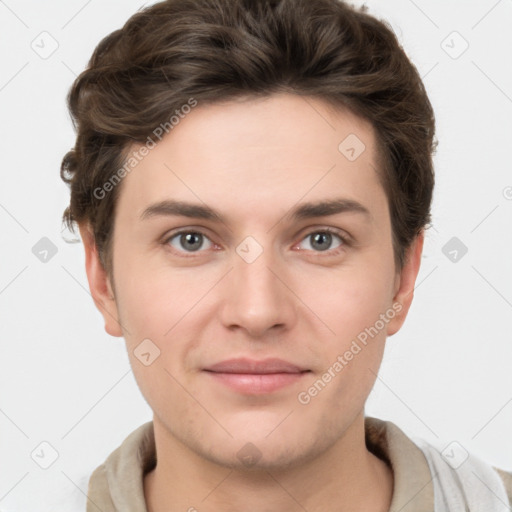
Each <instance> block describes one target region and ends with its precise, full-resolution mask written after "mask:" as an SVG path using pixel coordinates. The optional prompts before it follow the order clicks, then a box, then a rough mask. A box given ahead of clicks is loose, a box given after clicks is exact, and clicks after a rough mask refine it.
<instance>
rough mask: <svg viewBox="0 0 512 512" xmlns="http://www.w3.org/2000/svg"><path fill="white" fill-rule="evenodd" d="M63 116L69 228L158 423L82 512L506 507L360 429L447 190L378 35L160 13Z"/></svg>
mask: <svg viewBox="0 0 512 512" xmlns="http://www.w3.org/2000/svg"><path fill="white" fill-rule="evenodd" d="M69 106H70V109H71V112H72V115H73V118H74V120H75V124H76V127H77V131H78V133H77V141H76V145H75V148H74V149H73V150H72V151H70V152H69V153H68V154H67V155H66V157H65V158H64V161H63V167H62V177H63V179H65V181H66V182H68V183H69V184H70V186H71V203H70V207H69V208H68V209H67V210H66V212H65V214H64V219H65V220H66V221H67V222H68V225H69V226H70V227H72V226H73V223H76V224H78V226H79V229H80V234H81V237H82V240H83V242H84V247H85V251H86V270H87V276H88V280H89V286H90V289H91V293H92V296H93V298H94V301H95V303H96V305H97V307H98V309H99V310H100V311H101V313H102V315H103V318H104V321H105V329H106V331H107V332H108V333H109V334H111V335H112V336H120V337H121V336H122V337H124V338H125V341H126V344H127V349H128V354H129V357H130V361H131V365H132V369H133V372H134V375H135V377H136V380H137V383H138V385H139V387H140V389H141V392H142V394H143V395H144V397H145V399H146V400H147V402H148V404H149V405H150V407H151V408H152V410H153V412H154V416H153V421H152V422H148V423H147V424H145V425H143V426H141V427H140V428H139V429H137V430H136V431H135V432H134V433H132V434H131V435H130V436H129V437H128V438H127V439H126V440H125V442H124V443H123V444H122V445H121V446H120V447H119V448H118V449H117V450H116V451H115V452H113V453H112V454H111V456H110V457H109V458H108V460H107V461H106V462H105V464H103V465H101V466H100V467H98V469H97V470H96V471H95V472H94V473H93V475H92V476H91V479H90V482H89V493H88V498H89V500H88V510H90V511H92V510H98V509H99V510H102V511H104V512H107V511H117V510H119V511H128V510H133V511H146V510H147V511H149V512H159V511H164V510H165V511H172V512H174V511H179V510H189V511H193V510H198V511H203V510H204V511H219V510H223V511H224V510H233V511H235V510H236V511H240V510H243V511H248V512H249V511H261V510H269V511H275V512H278V511H285V510H286V511H289V510H307V511H310V512H312V511H316V510H324V511H325V510H327V511H330V510H332V511H354V510H364V511H375V512H377V511H379V512H384V511H389V510H392V511H398V510H401V511H404V512H405V511H412V510H414V511H430V510H435V511H436V512H437V511H440V510H459V509H460V510H466V509H469V510H486V511H487V510H508V500H509V499H510V495H511V494H512V491H511V487H512V475H510V474H506V473H505V472H500V471H498V470H495V469H494V468H492V467H490V466H488V465H487V464H484V463H483V462H481V461H478V460H476V459H475V458H473V457H470V458H469V459H468V461H466V463H465V464H463V465H461V466H460V468H458V469H457V470H455V469H452V467H451V466H450V464H449V461H447V460H445V459H444V458H443V457H442V456H441V455H440V453H439V452H438V451H436V449H435V448H433V447H431V446H430V445H428V444H426V443H424V442H420V441H417V442H413V441H412V440H410V439H409V438H407V437H406V436H405V434H404V433H403V432H401V431H400V430H399V429H398V427H396V426H395V425H393V424H391V423H389V422H383V421H380V420H378V419H376V418H369V417H365V415H364V405H365V401H366V399H367V397H368V395H369V393H370V391H371V389H372V386H373V385H374V382H375V379H376V376H377V373H378V370H379V366H380V363H381V360H382V355H383V351H384V347H385V342H386V337H387V336H391V335H393V334H394V333H396V332H397V331H398V330H399V329H400V327H401V326H402V324H403V322H404V321H405V318H406V315H407V312H408V310H409V307H410V305H411V302H412V298H413V290H414V284H415V280H416V277H417V274H418V271H419V267H420V258H421V252H422V247H423V239H424V228H425V227H426V225H427V224H428V222H429V220H430V204H431V198H432V189H433V183H434V178H433V168H432V152H433V150H434V146H435V144H434V116H433V112H432V108H431V105H430V102H429V100H428V98H427V95H426V93H425V90H424V87H423V85H422V83H421V80H420V78H419V76H418V73H417V71H416V69H415V68H414V66H413V65H412V64H411V63H410V61H409V60H408V59H407V57H406V55H405V53H404V52H403V50H402V49H401V48H400V46H399V44H398V42H397V40H396V38H395V36H394V35H393V33H392V32H391V31H390V30H389V28H388V27H387V26H386V25H385V24H384V23H382V22H380V21H378V20H376V19H375V18H373V17H371V16H369V15H368V14H366V13H365V12H364V11H359V10H356V9H354V8H352V7H350V6H348V5H346V4H344V3H342V2H339V1H336V0H273V1H272V0H250V1H249V0H180V1H178V0H169V1H166V2H161V3H159V4H156V5H153V6H151V7H148V8H145V9H143V10H142V11H140V12H138V13H137V14H135V15H134V16H133V17H132V18H131V19H130V20H129V21H128V22H127V23H126V25H125V26H124V27H123V29H121V30H118V31H116V32H114V33H112V34H110V35H109V36H108V37H106V38H105V39H104V40H103V41H102V42H101V43H100V44H99V45H98V47H97V49H96V50H95V52H94V55H93V56H92V58H91V61H90V63H89V66H88V68H87V69H86V70H85V71H84V72H83V73H82V74H81V75H80V76H79V77H78V79H77V81H76V82H75V84H74V85H73V88H72V90H71V92H70V96H69ZM478 486H480V487H478ZM464 507H466V508H464Z"/></svg>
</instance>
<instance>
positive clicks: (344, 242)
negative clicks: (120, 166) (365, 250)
mask: <svg viewBox="0 0 512 512" xmlns="http://www.w3.org/2000/svg"><path fill="white" fill-rule="evenodd" d="M191 233H194V234H198V235H202V236H203V237H204V238H206V239H207V240H209V241H210V243H212V244H214V242H212V241H211V240H210V238H209V237H208V236H207V235H206V234H205V233H203V232H202V231H200V230H194V229H182V230H180V231H176V232H175V233H173V234H172V235H170V236H167V237H165V239H164V240H163V242H162V244H163V245H165V246H169V242H170V241H171V240H173V239H174V238H176V237H178V236H180V235H184V234H191ZM318 233H328V234H330V235H334V236H336V237H338V238H339V239H340V241H341V245H340V246H339V247H336V248H335V249H327V250H325V251H311V250H309V249H301V250H303V251H308V252H313V253H314V254H315V255H320V256H321V255H322V254H325V255H327V256H336V255H337V254H339V253H340V252H341V251H343V249H344V248H345V247H350V245H351V241H350V239H349V237H348V236H346V235H343V234H341V233H340V232H339V231H338V230H336V229H333V228H327V227H326V228H321V229H315V230H313V231H310V232H309V233H307V234H306V235H305V236H304V237H302V239H301V240H300V242H299V244H300V243H301V242H302V241H304V240H306V239H307V238H308V237H310V236H312V235H314V234H318ZM296 245H298V244H294V246H296ZM171 250H172V251H173V252H178V253H179V254H180V256H182V257H184V258H194V257H196V256H195V253H197V254H200V253H202V252H204V251H203V250H198V251H190V252H187V251H177V250H176V249H174V248H172V249H171ZM184 254H187V256H183V255H184Z"/></svg>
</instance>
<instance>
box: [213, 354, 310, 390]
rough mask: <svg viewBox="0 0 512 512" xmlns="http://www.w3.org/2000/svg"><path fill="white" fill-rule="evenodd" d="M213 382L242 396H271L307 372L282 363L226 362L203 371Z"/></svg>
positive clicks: (242, 360) (243, 360) (265, 361)
mask: <svg viewBox="0 0 512 512" xmlns="http://www.w3.org/2000/svg"><path fill="white" fill-rule="evenodd" d="M203 372H204V373H206V374H207V375H208V376H209V377H210V378H211V379H212V380H213V381H215V382H218V383H219V384H222V385H224V386H227V387H228V388H230V389H232V390H234V391H236V392H239V393H243V394H252V395H258V394H265V393H272V392H274V391H277V390H279V389H282V388H285V387H287V386H290V385H292V384H295V383H297V382H298V381H300V380H301V379H303V378H304V376H305V375H307V374H309V373H310V372H311V371H310V370H308V369H306V368H302V367H300V366H297V365H295V364H293V363H290V362H288V361H284V360H282V359H265V360H262V361H257V360H253V359H245V358H241V359H229V360H227V361H222V362H220V363H216V364H214V365H212V366H209V367H207V368H205V369H203Z"/></svg>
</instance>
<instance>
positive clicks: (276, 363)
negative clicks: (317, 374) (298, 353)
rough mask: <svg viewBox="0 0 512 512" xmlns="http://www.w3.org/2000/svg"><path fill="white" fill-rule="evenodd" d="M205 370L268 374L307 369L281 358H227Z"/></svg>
mask: <svg viewBox="0 0 512 512" xmlns="http://www.w3.org/2000/svg"><path fill="white" fill-rule="evenodd" d="M204 370H205V371H209V372H215V373H247V374H255V375H258V374H270V373H302V372H306V371H308V370H307V369H305V368H301V367H300V366H297V365H295V364H293V363H289V362H288V361H284V360H283V359H275V358H272V359H263V360H261V361H258V360H255V359H247V358H240V359H227V360H226V361H221V362H220V363H215V364H214V365H212V366H208V367H207V368H205V369H204Z"/></svg>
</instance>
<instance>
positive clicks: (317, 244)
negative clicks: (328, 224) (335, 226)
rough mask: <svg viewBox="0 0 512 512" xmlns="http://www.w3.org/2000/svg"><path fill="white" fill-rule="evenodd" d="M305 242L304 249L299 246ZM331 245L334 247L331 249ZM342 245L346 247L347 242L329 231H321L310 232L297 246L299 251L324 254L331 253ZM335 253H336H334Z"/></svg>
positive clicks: (337, 234)
mask: <svg viewBox="0 0 512 512" xmlns="http://www.w3.org/2000/svg"><path fill="white" fill-rule="evenodd" d="M304 242H307V243H306V244H305V245H306V246H305V247H301V245H303V244H304ZM333 244H336V245H334V247H333ZM343 245H348V243H347V240H346V239H345V238H344V237H343V236H342V235H340V234H339V233H336V232H334V231H332V230H330V229H322V230H318V231H312V232H311V233H309V234H308V235H306V237H305V238H303V240H302V242H301V243H300V244H299V245H298V247H299V248H300V249H306V250H308V251H311V250H312V251H314V252H326V251H333V250H335V249H338V248H339V247H341V246H343ZM334 252H336V251H334Z"/></svg>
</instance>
